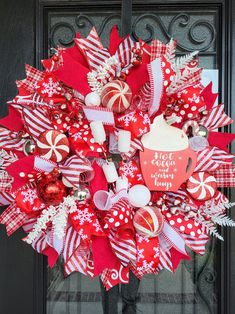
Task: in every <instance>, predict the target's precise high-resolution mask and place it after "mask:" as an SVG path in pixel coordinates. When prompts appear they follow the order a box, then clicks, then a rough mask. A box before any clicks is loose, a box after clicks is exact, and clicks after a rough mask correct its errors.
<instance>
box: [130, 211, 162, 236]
mask: <svg viewBox="0 0 235 314" xmlns="http://www.w3.org/2000/svg"><path fill="white" fill-rule="evenodd" d="M163 222H164V219H163V216H162V213H161V211H160V210H159V209H158V208H156V207H150V206H145V207H142V208H140V209H138V210H137V212H136V213H135V216H134V219H133V224H134V227H135V230H136V232H137V233H138V234H139V235H141V236H142V237H147V238H153V237H156V236H157V235H158V234H159V233H160V232H161V230H162V227H163Z"/></svg>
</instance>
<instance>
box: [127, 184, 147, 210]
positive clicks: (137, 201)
mask: <svg viewBox="0 0 235 314" xmlns="http://www.w3.org/2000/svg"><path fill="white" fill-rule="evenodd" d="M150 199H151V193H150V191H149V189H148V188H147V187H146V186H145V185H142V184H136V185H134V186H132V187H131V188H130V190H129V202H130V204H131V205H132V206H134V207H143V206H146V205H147V204H148V203H149V201H150Z"/></svg>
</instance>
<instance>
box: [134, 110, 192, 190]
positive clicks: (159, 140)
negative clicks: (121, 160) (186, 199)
mask: <svg viewBox="0 0 235 314" xmlns="http://www.w3.org/2000/svg"><path fill="white" fill-rule="evenodd" d="M141 141H142V143H143V146H144V151H143V152H140V164H141V170H142V174H143V177H144V180H145V184H146V185H147V187H148V188H149V189H150V190H151V191H177V190H178V189H179V187H180V185H181V184H182V183H183V182H185V181H186V180H187V179H188V178H189V177H190V176H191V174H192V173H193V170H194V168H195V166H196V160H197V155H196V153H195V152H194V151H193V150H192V149H191V148H190V147H189V141H188V137H187V135H186V134H185V133H184V132H183V131H182V130H180V129H178V128H176V127H173V126H170V125H168V124H167V122H166V121H165V119H164V117H163V115H159V116H157V117H156V118H155V119H154V121H153V123H152V125H151V127H150V132H148V133H146V134H144V135H143V136H142V139H141Z"/></svg>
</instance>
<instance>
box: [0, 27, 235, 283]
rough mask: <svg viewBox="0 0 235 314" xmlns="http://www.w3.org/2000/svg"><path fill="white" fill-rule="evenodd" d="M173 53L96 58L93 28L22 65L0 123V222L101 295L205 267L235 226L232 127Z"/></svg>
mask: <svg viewBox="0 0 235 314" xmlns="http://www.w3.org/2000/svg"><path fill="white" fill-rule="evenodd" d="M176 45H177V43H176V42H175V41H173V40H171V41H170V42H169V43H167V44H164V43H162V42H160V41H159V40H153V41H152V42H151V43H150V44H147V43H145V42H143V41H142V40H141V39H140V40H139V41H137V42H136V41H133V40H132V39H131V37H130V36H126V37H125V38H121V37H120V36H119V35H118V31H117V28H116V27H114V28H113V29H112V31H111V33H110V45H109V47H108V48H106V47H104V46H103V44H102V42H101V40H100V38H99V36H98V34H97V31H96V29H95V28H92V30H91V31H90V33H89V35H88V36H87V37H86V38H83V37H81V36H80V34H77V36H76V38H75V39H74V46H73V47H72V48H68V49H65V48H60V47H58V49H57V50H56V52H55V54H54V55H53V56H51V57H50V58H49V59H46V60H42V64H43V66H44V70H43V71H39V70H37V69H35V68H33V67H31V66H30V65H26V78H25V79H23V80H21V81H17V87H18V95H17V96H16V97H15V98H14V99H13V100H12V101H9V102H8V112H9V114H8V116H6V117H4V118H2V119H1V120H0V124H1V128H0V167H1V169H0V204H1V205H4V206H7V208H6V209H5V210H4V211H3V212H2V214H1V215H0V223H2V224H5V226H6V230H7V234H8V235H9V236H10V235H11V234H12V233H14V232H15V231H17V230H18V229H19V228H21V227H22V228H23V229H24V231H25V233H26V236H25V238H24V239H23V240H24V241H25V242H26V243H28V244H30V245H31V246H32V247H33V249H35V250H36V251H37V252H39V253H42V254H44V255H46V256H48V264H49V265H50V266H51V267H53V265H54V264H55V263H56V262H57V260H58V257H59V256H62V259H63V263H64V272H65V275H66V276H67V275H69V274H71V273H72V272H76V271H77V272H81V273H83V274H85V275H87V276H90V277H91V278H93V277H95V276H100V277H101V280H102V281H103V283H104V286H105V287H106V289H110V288H111V287H112V286H114V285H116V284H118V283H120V282H121V283H128V280H129V270H130V269H131V270H132V271H133V273H134V274H135V275H136V276H137V277H138V278H142V276H144V275H145V274H158V273H159V272H160V271H162V270H163V269H166V270H168V271H170V272H174V271H175V270H176V268H177V266H178V265H179V263H180V261H181V260H182V259H190V257H189V254H188V251H189V250H192V251H194V252H195V253H198V254H200V255H203V254H204V253H205V251H206V247H205V246H206V243H207V242H208V240H209V238H210V236H216V237H218V238H219V239H222V237H221V235H220V234H219V233H218V231H217V229H216V225H217V224H218V225H221V226H234V225H235V223H234V222H233V221H232V220H231V219H230V218H229V217H227V215H226V210H227V209H228V208H230V207H231V206H232V205H233V204H232V203H230V202H229V201H228V199H227V198H226V196H225V195H223V194H222V193H221V192H220V191H219V190H218V188H219V187H234V186H235V171H234V165H233V164H232V161H233V157H234V156H233V155H232V154H231V153H229V152H228V147H227V146H228V145H229V144H230V143H231V141H232V140H233V139H234V138H235V135H234V134H228V133H222V132H218V129H219V128H222V127H224V126H227V125H229V124H231V123H232V122H233V121H232V119H231V118H230V117H228V116H227V115H226V113H225V112H224V105H223V104H217V96H218V95H217V94H215V93H213V92H212V83H210V84H209V85H208V86H203V84H202V80H201V76H202V69H201V68H199V66H198V59H197V58H196V55H197V52H193V53H190V54H188V55H186V56H183V57H176V56H175V50H176Z"/></svg>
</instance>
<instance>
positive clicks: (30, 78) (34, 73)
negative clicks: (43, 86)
mask: <svg viewBox="0 0 235 314" xmlns="http://www.w3.org/2000/svg"><path fill="white" fill-rule="evenodd" d="M25 72H26V79H24V80H21V81H16V85H17V87H18V88H20V87H23V88H25V89H27V90H28V91H29V92H31V93H33V92H34V91H35V86H36V84H37V83H38V81H41V80H42V79H43V77H44V75H45V74H44V73H43V72H41V71H39V70H37V69H35V68H34V67H32V66H30V65H28V64H26V65H25Z"/></svg>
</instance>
